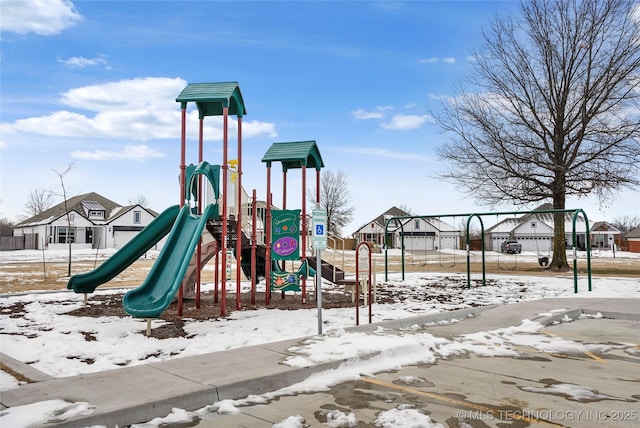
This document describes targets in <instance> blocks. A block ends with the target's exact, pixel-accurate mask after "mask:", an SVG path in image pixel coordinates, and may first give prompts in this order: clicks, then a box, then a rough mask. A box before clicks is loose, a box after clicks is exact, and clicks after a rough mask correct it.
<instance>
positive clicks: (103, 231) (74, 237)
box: [12, 193, 158, 249]
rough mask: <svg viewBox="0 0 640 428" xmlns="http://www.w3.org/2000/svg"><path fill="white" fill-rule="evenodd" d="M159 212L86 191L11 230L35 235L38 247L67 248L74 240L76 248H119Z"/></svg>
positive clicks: (15, 233) (19, 234)
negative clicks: (124, 203)
mask: <svg viewBox="0 0 640 428" xmlns="http://www.w3.org/2000/svg"><path fill="white" fill-rule="evenodd" d="M65 206H66V207H67V208H66V209H65ZM67 213H68V218H67ZM157 215H158V213H156V212H155V211H152V210H149V209H147V208H144V207H142V206H140V205H129V206H121V205H120V204H117V203H116V202H113V201H111V200H109V199H107V198H105V197H103V196H101V195H99V194H97V193H86V194H84V195H79V196H74V197H72V198H69V199H67V201H66V204H65V203H64V202H62V203H60V204H58V205H56V206H54V207H52V208H49V209H48V210H46V211H44V212H42V213H40V214H38V215H35V216H33V217H31V218H29V219H26V220H24V221H21V222H20V223H18V224H16V225H15V226H14V227H13V228H12V230H13V235H14V236H25V235H35V239H34V241H35V243H36V246H35V248H45V249H47V248H48V249H57V248H67V244H68V243H69V242H71V243H72V246H73V248H94V249H104V248H115V249H118V248H120V247H122V246H123V245H124V244H126V243H127V242H129V240H130V239H131V238H133V237H134V236H135V235H136V234H137V233H138V232H140V231H141V230H142V229H143V228H144V227H145V226H146V225H148V224H149V223H151V221H153V219H154V218H155V217H156V216H157ZM69 224H70V225H71V227H69Z"/></svg>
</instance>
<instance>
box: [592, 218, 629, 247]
mask: <svg viewBox="0 0 640 428" xmlns="http://www.w3.org/2000/svg"><path fill="white" fill-rule="evenodd" d="M589 232H590V237H591V246H592V247H593V248H611V246H612V245H613V244H615V243H617V242H618V241H620V240H621V238H622V231H621V230H620V229H618V228H616V227H615V226H613V225H612V224H609V223H607V222H606V221H596V222H595V223H593V225H592V226H591V227H589Z"/></svg>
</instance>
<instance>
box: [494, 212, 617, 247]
mask: <svg viewBox="0 0 640 428" xmlns="http://www.w3.org/2000/svg"><path fill="white" fill-rule="evenodd" d="M552 209H553V206H552V205H551V204H544V205H542V206H540V207H539V208H537V209H536V210H534V211H545V210H552ZM564 230H565V240H566V242H567V246H568V247H572V246H573V213H572V212H566V213H564ZM585 231H586V225H585V220H584V217H583V216H578V217H577V218H576V245H577V248H579V249H584V248H585V247H586V233H585ZM620 233H621V232H620V230H618V229H616V228H615V227H614V226H612V225H611V224H609V223H607V222H602V221H600V222H592V221H589V240H590V243H591V246H592V247H597V248H610V247H611V244H613V243H614V242H615V236H616V235H619V234H620ZM553 237H554V220H553V213H535V212H532V213H526V214H523V215H522V216H519V217H516V216H514V217H509V218H506V219H504V220H502V221H500V222H498V223H496V224H495V225H493V226H492V227H490V228H488V229H486V230H485V249H487V250H490V251H498V252H499V251H500V245H501V244H502V242H504V241H507V240H516V241H518V242H519V243H520V244H521V245H522V251H529V252H536V253H538V254H549V253H551V252H552V251H553Z"/></svg>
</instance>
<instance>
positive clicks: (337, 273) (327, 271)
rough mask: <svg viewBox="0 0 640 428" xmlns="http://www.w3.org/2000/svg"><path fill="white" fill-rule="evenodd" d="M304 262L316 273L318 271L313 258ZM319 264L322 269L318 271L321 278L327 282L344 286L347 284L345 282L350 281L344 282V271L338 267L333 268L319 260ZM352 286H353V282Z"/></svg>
mask: <svg viewBox="0 0 640 428" xmlns="http://www.w3.org/2000/svg"><path fill="white" fill-rule="evenodd" d="M306 260H307V262H308V263H309V266H310V267H311V268H313V269H315V271H316V272H318V271H319V270H320V269H318V266H317V263H316V259H315V258H314V257H309V258H307V259H306ZM321 264H322V269H321V270H320V271H321V272H322V277H323V278H324V279H326V280H327V281H330V282H333V283H334V284H346V283H347V282H345V281H350V280H345V278H344V271H343V270H342V269H340V268H339V267H337V266H334V265H332V264H331V263H329V262H326V261H324V260H321ZM341 281H342V282H341ZM354 284H355V280H354Z"/></svg>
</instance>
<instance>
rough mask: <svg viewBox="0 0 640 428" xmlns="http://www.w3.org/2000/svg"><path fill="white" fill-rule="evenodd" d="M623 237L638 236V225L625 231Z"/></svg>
mask: <svg viewBox="0 0 640 428" xmlns="http://www.w3.org/2000/svg"><path fill="white" fill-rule="evenodd" d="M624 237H625V238H627V239H629V238H633V239H636V238H640V227H636V228H635V229H631V230H630V231H629V232H627V234H626V235H624Z"/></svg>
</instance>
